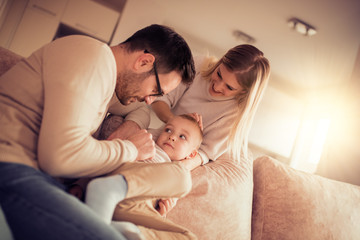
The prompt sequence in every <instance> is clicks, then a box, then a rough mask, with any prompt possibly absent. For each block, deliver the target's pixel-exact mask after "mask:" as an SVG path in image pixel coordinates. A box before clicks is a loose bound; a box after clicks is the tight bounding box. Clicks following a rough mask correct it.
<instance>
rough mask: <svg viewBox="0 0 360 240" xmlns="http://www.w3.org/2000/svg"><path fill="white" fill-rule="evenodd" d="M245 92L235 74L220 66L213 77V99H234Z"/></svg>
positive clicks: (211, 89) (210, 89) (211, 85)
mask: <svg viewBox="0 0 360 240" xmlns="http://www.w3.org/2000/svg"><path fill="white" fill-rule="evenodd" d="M242 91H243V87H242V86H241V85H240V84H239V83H238V81H237V80H236V76H235V74H234V73H232V72H230V71H229V70H227V68H226V67H225V66H224V64H220V65H219V66H218V67H217V68H216V69H215V71H214V72H213V73H212V75H211V82H210V87H209V93H210V95H211V96H213V97H234V96H235V95H237V94H238V93H240V92H242Z"/></svg>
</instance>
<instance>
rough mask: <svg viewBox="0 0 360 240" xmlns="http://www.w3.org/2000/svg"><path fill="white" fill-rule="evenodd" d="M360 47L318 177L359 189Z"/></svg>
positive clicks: (338, 102)
mask: <svg viewBox="0 0 360 240" xmlns="http://www.w3.org/2000/svg"><path fill="white" fill-rule="evenodd" d="M359 92H360V46H359V51H358V55H357V60H356V63H355V66H354V71H353V74H352V78H351V84H350V85H349V86H345V87H344V89H342V92H341V94H338V96H337V99H338V101H337V105H334V114H333V118H332V120H333V121H332V125H331V127H330V131H329V136H328V138H327V142H326V145H325V149H324V153H323V156H322V158H321V161H320V164H319V167H318V169H317V174H319V175H322V176H325V177H328V178H332V179H335V180H339V181H343V182H348V183H352V184H356V185H360V174H359V173H360V147H359V143H360V124H359V119H360V99H359Z"/></svg>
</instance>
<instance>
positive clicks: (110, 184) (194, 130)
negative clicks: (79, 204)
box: [85, 115, 203, 239]
mask: <svg viewBox="0 0 360 240" xmlns="http://www.w3.org/2000/svg"><path fill="white" fill-rule="evenodd" d="M202 137H203V135H202V130H201V129H200V126H199V125H198V123H197V121H196V120H195V119H194V118H193V117H191V116H189V115H179V116H175V117H174V118H173V119H171V120H170V121H169V122H168V123H167V124H166V125H165V127H164V129H163V131H162V133H161V134H160V135H159V137H158V139H157V140H156V155H155V157H154V159H149V160H144V161H143V162H131V163H124V164H122V165H121V166H120V167H119V168H118V169H117V170H115V171H114V172H112V173H111V174H110V176H106V177H102V178H96V179H94V180H92V181H91V182H90V183H89V185H88V187H87V191H86V198H85V202H86V204H87V205H88V206H90V207H91V208H92V209H93V210H94V211H95V212H96V213H97V214H98V215H99V216H100V217H101V218H102V219H103V220H104V221H106V222H107V223H109V224H112V225H113V226H114V227H115V228H118V229H120V230H121V231H122V232H124V231H125V232H126V231H128V233H129V235H127V237H128V238H129V239H142V237H141V235H143V237H145V239H173V238H175V239H196V236H195V235H194V234H193V233H191V232H190V231H188V230H187V229H185V228H182V227H181V226H178V225H176V224H174V223H173V222H171V221H170V220H168V219H166V218H164V217H163V216H164V215H165V214H166V213H167V212H168V211H169V209H171V208H172V207H173V205H174V204H175V203H176V199H177V198H179V197H183V196H185V195H186V194H187V193H188V192H189V191H190V190H191V176H190V173H189V170H187V169H186V168H185V167H183V166H182V163H181V162H180V161H181V160H183V159H191V158H193V157H194V156H196V154H197V150H198V148H199V147H200V145H201V142H202ZM148 163H156V164H148ZM145 165H146V166H145ZM174 167H176V168H174ZM120 174H121V175H120ZM159 176H161V177H159ZM119 177H125V179H126V181H127V183H128V187H129V190H128V192H132V191H135V192H136V194H135V193H134V194H133V193H130V194H129V193H128V195H127V196H126V197H125V196H124V194H122V192H124V189H121V186H118V184H116V183H117V182H119V181H118V180H117V178H119ZM133 179H137V180H133ZM139 179H140V180H139ZM164 179H166V180H165V181H164ZM125 187H126V186H125ZM137 189H141V190H137ZM143 189H147V190H146V191H144V193H145V194H144V195H143V196H141V194H140V195H139V194H138V192H137V191H143ZM125 192H126V191H125ZM129 195H134V196H137V197H134V198H131V197H130V198H129ZM124 198H125V199H124ZM114 210H115V214H114ZM113 215H114V216H113ZM113 218H114V220H116V221H118V222H114V221H112V219H113ZM119 221H126V222H132V223H134V224H136V225H137V227H135V226H131V227H132V228H134V227H135V228H136V229H133V230H131V229H129V226H125V225H124V224H122V223H121V222H119ZM124 228H125V229H124ZM126 228H127V229H126ZM139 230H140V231H141V233H140V234H139ZM136 232H137V233H136ZM132 234H133V236H131V235H132Z"/></svg>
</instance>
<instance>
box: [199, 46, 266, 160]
mask: <svg viewBox="0 0 360 240" xmlns="http://www.w3.org/2000/svg"><path fill="white" fill-rule="evenodd" d="M204 64H205V65H203V68H202V71H201V74H202V76H203V77H204V78H205V79H208V80H210V79H211V75H212V73H213V72H214V71H215V70H216V69H217V68H218V67H219V65H220V64H224V66H225V67H226V68H227V69H228V70H229V71H230V72H232V73H234V74H235V76H236V79H237V81H238V83H239V84H240V85H241V86H242V87H243V90H244V91H241V92H240V93H239V94H238V95H236V97H235V98H236V100H237V103H238V106H239V108H238V114H237V115H236V119H235V122H234V125H233V127H232V129H231V132H230V135H229V140H228V147H229V150H230V154H231V156H232V157H233V158H234V159H235V160H237V161H240V159H241V157H245V158H247V157H248V151H247V149H248V136H249V132H250V129H251V125H252V122H253V119H254V115H255V112H256V110H257V108H258V105H259V102H260V100H261V98H262V96H263V94H264V92H265V88H266V86H267V84H268V81H269V76H270V64H269V61H268V60H267V59H266V58H265V57H264V54H263V52H261V51H260V50H259V49H257V48H256V47H254V46H252V45H248V44H243V45H238V46H236V47H233V48H231V49H230V50H229V51H228V52H227V53H226V54H225V55H224V56H223V57H222V58H221V59H220V60H218V61H215V59H214V58H209V59H208V61H207V62H205V63H204Z"/></svg>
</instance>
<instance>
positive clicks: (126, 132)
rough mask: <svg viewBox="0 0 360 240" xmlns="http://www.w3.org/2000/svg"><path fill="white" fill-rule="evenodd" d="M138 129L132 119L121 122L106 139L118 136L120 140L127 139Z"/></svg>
mask: <svg viewBox="0 0 360 240" xmlns="http://www.w3.org/2000/svg"><path fill="white" fill-rule="evenodd" d="M139 130H140V127H139V125H137V123H136V122H134V121H125V122H123V123H122V124H121V125H120V126H119V127H118V128H117V129H116V130H115V131H114V132H113V133H111V134H110V136H109V137H108V139H107V140H112V139H114V138H120V139H122V140H124V139H127V138H128V137H129V136H131V135H134V133H136V132H138V131H139Z"/></svg>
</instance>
